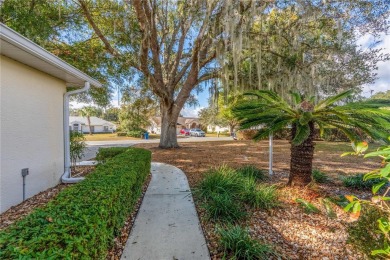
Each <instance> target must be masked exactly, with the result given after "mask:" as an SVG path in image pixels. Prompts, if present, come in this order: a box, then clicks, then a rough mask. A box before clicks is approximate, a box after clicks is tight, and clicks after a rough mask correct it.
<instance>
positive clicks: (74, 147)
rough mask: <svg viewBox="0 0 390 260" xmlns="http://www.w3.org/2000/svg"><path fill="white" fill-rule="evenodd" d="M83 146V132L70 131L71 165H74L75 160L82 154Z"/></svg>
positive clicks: (84, 145)
mask: <svg viewBox="0 0 390 260" xmlns="http://www.w3.org/2000/svg"><path fill="white" fill-rule="evenodd" d="M85 147H86V144H85V137H84V134H83V133H80V132H78V131H70V161H71V164H72V166H73V167H74V166H76V161H77V160H80V159H81V158H82V157H83V156H84V149H85Z"/></svg>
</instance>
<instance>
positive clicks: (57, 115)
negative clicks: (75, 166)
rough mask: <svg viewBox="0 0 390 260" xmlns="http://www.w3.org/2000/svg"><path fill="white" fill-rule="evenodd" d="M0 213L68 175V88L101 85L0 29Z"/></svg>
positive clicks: (25, 40) (37, 47)
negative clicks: (66, 138) (66, 129)
mask: <svg viewBox="0 0 390 260" xmlns="http://www.w3.org/2000/svg"><path fill="white" fill-rule="evenodd" d="M0 66H1V70H0V90H1V95H0V113H1V117H0V153H1V156H0V158H1V159H0V213H1V212H4V211H5V210H7V209H9V208H10V207H11V206H13V205H16V204H18V203H20V202H22V200H23V177H22V169H27V170H25V171H24V172H27V171H28V175H27V176H26V177H25V184H26V185H25V197H26V198H28V197H31V196H33V195H35V194H37V193H39V192H40V191H43V190H46V189H48V188H50V187H53V186H55V185H56V184H58V183H59V182H60V178H61V176H62V174H63V173H64V168H65V167H64V161H65V159H64V157H65V153H64V147H65V145H64V116H63V115H64V107H66V106H64V94H65V93H66V88H67V86H73V87H75V86H83V85H84V84H85V83H86V82H87V83H88V82H89V83H90V84H92V85H94V86H100V83H99V82H97V81H95V80H94V79H92V78H90V77H89V76H87V75H86V74H84V73H82V72H81V71H79V70H77V69H76V68H74V67H72V66H71V65H69V64H67V63H66V62H64V61H62V60H61V59H59V58H58V57H56V56H54V55H52V54H51V53H49V52H47V51H45V50H44V49H43V48H41V47H40V46H38V45H36V44H35V43H33V42H32V41H30V40H28V39H27V38H25V37H23V36H21V35H20V34H18V33H16V32H15V31H13V30H11V29H10V28H8V27H7V26H5V25H3V24H1V23H0Z"/></svg>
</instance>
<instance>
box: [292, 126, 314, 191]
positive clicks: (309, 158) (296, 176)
mask: <svg viewBox="0 0 390 260" xmlns="http://www.w3.org/2000/svg"><path fill="white" fill-rule="evenodd" d="M309 127H310V135H309V137H308V138H307V139H306V140H305V141H304V142H303V143H302V144H300V145H293V144H291V163H290V176H289V180H288V183H287V185H290V186H306V185H307V184H309V183H310V182H311V174H312V164H313V156H314V145H315V143H314V142H313V140H314V122H309ZM295 134H296V126H295V125H293V127H292V135H291V136H292V138H294V136H295Z"/></svg>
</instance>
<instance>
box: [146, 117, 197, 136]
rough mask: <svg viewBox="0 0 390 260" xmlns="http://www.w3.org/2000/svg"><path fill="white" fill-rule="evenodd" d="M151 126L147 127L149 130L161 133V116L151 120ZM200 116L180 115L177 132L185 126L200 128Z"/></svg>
mask: <svg viewBox="0 0 390 260" xmlns="http://www.w3.org/2000/svg"><path fill="white" fill-rule="evenodd" d="M149 121H150V126H149V127H148V128H147V130H148V132H151V133H156V134H161V117H160V116H155V117H152V118H151V119H150V120H149ZM200 126H201V125H200V122H199V118H196V117H182V116H179V118H178V119H177V122H176V133H177V134H179V133H180V130H181V129H183V128H188V129H191V128H200Z"/></svg>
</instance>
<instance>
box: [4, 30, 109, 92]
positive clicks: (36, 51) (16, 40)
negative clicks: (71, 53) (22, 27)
mask: <svg viewBox="0 0 390 260" xmlns="http://www.w3.org/2000/svg"><path fill="white" fill-rule="evenodd" d="M0 38H1V39H3V40H5V41H7V42H9V43H11V44H13V45H15V46H17V47H18V48H20V49H22V50H24V51H26V52H27V53H30V54H31V55H34V56H35V57H37V58H39V59H41V60H43V61H45V62H47V63H49V64H52V65H53V66H55V67H57V68H59V69H61V70H64V71H66V72H67V73H69V74H70V75H72V76H74V77H76V78H79V79H81V80H84V81H87V82H89V83H90V84H91V85H93V86H95V87H98V88H100V87H102V84H101V83H100V82H99V81H97V80H95V79H93V78H92V77H90V76H88V75H87V74H85V73H84V72H82V71H81V70H79V69H77V68H75V67H74V66H72V65H70V64H69V63H67V62H65V61H63V60H62V59H60V58H59V57H57V56H55V55H54V54H52V53H50V52H48V51H47V50H45V49H44V48H42V47H41V46H39V45H38V44H36V43H34V42H32V41H31V40H29V39H27V38H26V37H24V36H22V35H21V34H19V33H18V32H16V31H14V30H12V29H11V28H9V27H8V26H6V25H5V24H3V23H0Z"/></svg>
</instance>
